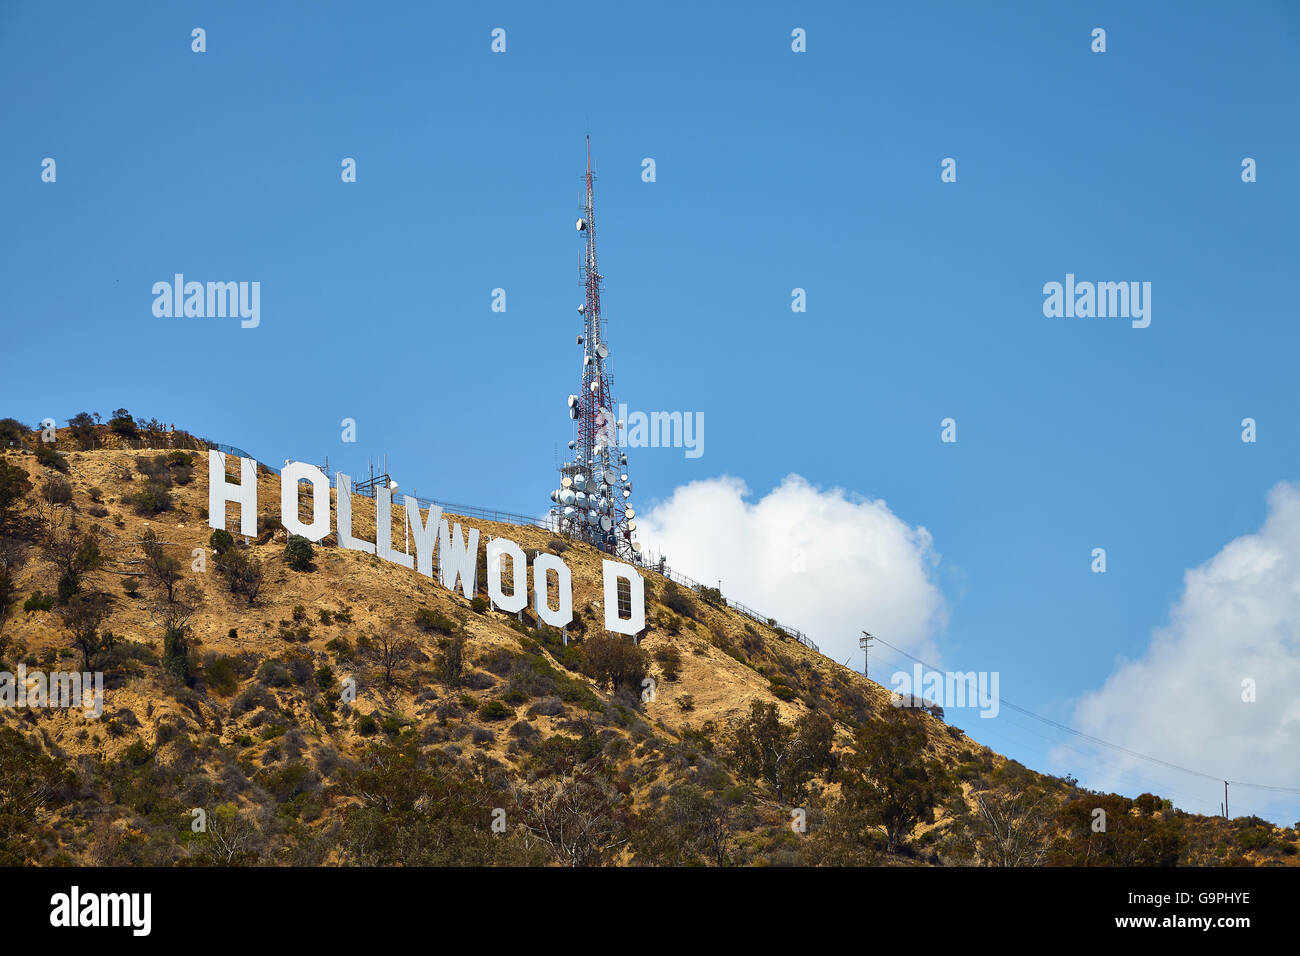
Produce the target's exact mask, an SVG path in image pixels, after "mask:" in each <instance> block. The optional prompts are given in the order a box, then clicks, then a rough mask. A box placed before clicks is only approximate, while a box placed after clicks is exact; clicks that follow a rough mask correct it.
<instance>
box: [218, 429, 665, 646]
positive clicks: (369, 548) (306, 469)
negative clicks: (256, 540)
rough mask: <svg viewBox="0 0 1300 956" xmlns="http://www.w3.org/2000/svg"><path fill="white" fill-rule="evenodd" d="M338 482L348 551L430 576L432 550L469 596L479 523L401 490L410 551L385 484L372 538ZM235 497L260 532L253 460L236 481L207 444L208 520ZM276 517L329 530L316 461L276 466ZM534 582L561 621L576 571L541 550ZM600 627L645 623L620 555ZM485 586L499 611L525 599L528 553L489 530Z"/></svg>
mask: <svg viewBox="0 0 1300 956" xmlns="http://www.w3.org/2000/svg"><path fill="white" fill-rule="evenodd" d="M302 482H307V483H308V484H309V485H311V520H310V521H303V520H302V519H301V518H300V517H299V495H300V493H301V484H302ZM334 485H335V491H336V495H335V503H334V513H335V527H334V531H335V533H336V537H337V539H338V543H339V547H341V548H346V549H347V550H349V551H360V552H362V553H364V554H373V555H376V556H378V557H379V558H381V559H382V560H384V561H391V562H392V563H393V564H398V565H401V566H402V567H404V568H406V569H408V570H411V569H414V570H415V571H417V572H418V573H420V574H422V575H424V576H425V577H426V578H431V579H432V578H433V577H434V556H435V552H436V555H437V567H438V576H437V579H438V581H439V583H440V584H442V586H443V587H445V588H447V590H449V591H455V590H456V585H457V582H459V584H460V588H461V592H462V593H463V594H464V595H465V597H466V598H471V599H472V598H473V596H474V593H475V591H476V590H477V581H476V579H477V575H478V544H479V542H478V529H477V528H470V529H469V533H468V535H463V534H462V531H461V526H460V524H459V523H457V524H455V525H453V526H451V527H448V524H447V519H446V518H444V517H443V516H442V508H440V507H439V506H437V505H430V506H429V509H428V511H427V512H425V513H424V514H423V515H421V511H420V504H419V502H417V501H416V500H415V499H414V498H412V497H411V496H410V495H403V496H402V507H404V509H405V511H406V522H407V524H408V526H409V527H410V531H411V539H412V540H413V541H414V543H415V554H414V555H412V554H408V553H407V552H405V551H398V550H396V549H395V548H393V546H392V540H393V495H392V491H391V490H390V489H389V488H386V487H382V486H380V487H377V488H376V489H375V540H374V541H373V542H371V541H363V540H360V539H358V538H354V537H353V536H352V479H351V478H350V477H348V476H347V475H345V474H343V473H342V472H338V473H337V474H336V475H335V479H334ZM227 502H234V503H236V504H238V505H239V533H240V534H242V535H245V536H246V537H255V536H256V535H257V462H255V461H253V459H251V458H240V459H239V482H238V483H235V482H232V481H230V480H229V479H228V478H227V477H226V456H225V455H224V454H222V453H221V452H219V451H209V452H208V525H209V526H210V527H212V528H220V529H223V530H224V529H225V527H226V504H227ZM280 523H281V524H282V525H283V526H284V528H285V530H286V531H288V532H289V533H290V534H297V535H301V536H302V537H304V538H306V539H307V540H309V541H313V542H319V541H321V540H322V539H323V538H324V537H325V536H326V535H327V534H329V533H330V483H329V479H328V478H327V477H325V473H324V472H322V471H321V470H320V469H319V468H317V467H316V466H315V465H309V464H307V463H305V462H301V461H294V462H289V464H287V465H285V467H284V471H282V472H281V473H280ZM507 555H508V556H509V557H510V568H511V574H510V577H511V582H510V583H511V591H510V593H509V594H507V593H505V588H504V586H503V584H504V582H503V581H502V578H503V576H504V573H505V572H504V568H503V565H504V562H503V561H502V558H503V557H505V556H507ZM532 569H533V573H532V589H533V598H534V605H535V607H536V610H537V617H538V619H539V620H541V621H544V622H545V623H547V624H549V625H550V626H551V627H558V628H564V627H566V626H567V625H568V624H570V623H571V622H572V621H573V576H572V574H570V572H569V568H568V565H566V564H565V563H564V562H563V561H562V560H561V559H560V557H559V556H558V555H555V554H548V553H546V552H544V551H539V552H537V554H536V557H534V558H533V564H532ZM552 575H553V576H554V578H555V606H554V607H552V606H551V595H550V583H549V582H550V579H551V576H552ZM603 576H604V592H605V601H604V604H605V629H606V630H608V631H613V632H615V633H617V634H633V635H635V634H639V633H640V632H641V631H642V630H643V629H644V628H645V582H644V581H643V580H642V578H641V575H640V574H638V573H637V571H636V569H635V568H633V567H632V566H631V565H629V564H624V563H622V562H620V561H608V560H606V561H604V562H603ZM620 581H624V582H627V589H628V593H627V597H628V598H629V601H628V602H627V603H630V611H629V616H628V617H620V616H619V613H618V612H619V595H618V591H619V582H620ZM487 589H488V595H489V596H490V597H491V599H492V603H493V604H494V605H496V607H498V608H500V609H501V610H502V611H506V612H508V613H511V614H514V613H517V612H519V611H522V610H523V609H524V608H525V607H526V606H527V604H528V559H527V557H526V556H525V554H524V550H523V548H521V547H520V546H519V545H518V544H516V543H515V542H513V541H511V540H510V539H509V538H493V539H492V540H491V541H489V542H488V543H487Z"/></svg>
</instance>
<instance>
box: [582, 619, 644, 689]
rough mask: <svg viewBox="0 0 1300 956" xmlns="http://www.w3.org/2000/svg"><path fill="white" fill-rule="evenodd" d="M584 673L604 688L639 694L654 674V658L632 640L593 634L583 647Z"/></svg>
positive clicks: (617, 636)
mask: <svg viewBox="0 0 1300 956" xmlns="http://www.w3.org/2000/svg"><path fill="white" fill-rule="evenodd" d="M582 672H583V673H584V674H586V675H587V676H588V677H590V678H591V679H592V680H594V681H595V682H596V683H597V684H598V685H599V686H600V687H602V688H609V689H612V690H614V691H618V690H621V689H624V688H630V689H631V690H633V691H636V692H638V693H639V692H640V690H641V682H642V681H644V680H645V678H646V675H647V674H649V673H650V655H648V654H647V653H646V652H645V651H644V650H642V649H641V648H640V647H639V646H637V644H636V642H635V641H633V640H632V639H631V638H630V637H623V636H619V635H609V634H593V635H591V636H590V637H588V638H587V639H586V640H585V641H583V644H582Z"/></svg>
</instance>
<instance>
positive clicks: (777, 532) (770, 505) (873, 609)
mask: <svg viewBox="0 0 1300 956" xmlns="http://www.w3.org/2000/svg"><path fill="white" fill-rule="evenodd" d="M749 497H750V493H749V489H748V488H747V487H746V486H745V484H744V482H742V481H740V480H739V479H736V478H728V477H722V478H712V479H708V480H705V481H694V482H691V483H690V484H687V485H683V486H681V487H679V488H677V489H676V490H675V491H674V492H673V494H672V496H671V497H669V498H668V499H667V500H666V501H664V502H661V503H659V504H657V505H655V506H654V507H652V508H651V509H650V511H649V512H648V513H646V514H643V515H640V516H638V519H637V523H638V536H639V537H640V538H641V540H642V541H643V542H645V543H646V544H647V545H648V546H650V547H651V548H653V549H655V550H656V551H660V552H662V553H663V554H665V555H667V557H668V564H669V567H671V568H672V569H674V570H676V571H678V572H680V573H682V574H685V575H688V576H690V577H693V578H695V579H697V580H699V581H701V582H702V583H704V584H706V585H710V586H712V585H715V584H716V583H717V581H718V579H719V578H721V580H722V592H723V594H725V595H726V596H727V597H728V598H731V599H732V600H736V601H740V602H742V603H744V604H747V605H749V606H750V607H752V608H754V609H756V610H758V611H761V612H762V613H764V614H770V615H772V616H773V617H775V618H776V619H777V620H778V621H780V622H781V623H782V624H786V625H789V626H791V627H796V628H799V629H800V630H802V631H804V633H806V634H807V635H808V636H809V637H811V638H812V639H813V641H815V642H816V643H817V644H818V645H819V646H820V647H821V650H822V652H823V653H825V654H827V655H828V656H830V657H833V658H835V659H836V660H838V661H840V662H841V663H842V662H843V661H844V660H845V658H847V657H849V656H850V655H852V656H853V657H854V658H855V665H856V666H857V667H861V663H862V652H861V651H860V650H859V649H858V638H859V636H860V633H861V631H862V630H864V629H866V630H869V631H872V632H873V633H877V634H879V635H880V636H881V637H884V638H886V639H887V640H889V642H890V643H892V644H896V645H898V646H900V647H904V648H906V649H907V650H909V651H910V652H912V653H914V654H916V655H917V656H918V657H922V658H927V655H929V657H928V658H927V659H934V657H935V656H936V652H935V648H934V645H933V643H932V638H933V637H934V636H935V635H936V633H937V632H938V631H940V630H941V629H942V628H943V626H944V625H945V623H946V620H947V611H946V606H945V603H944V599H943V595H942V593H941V592H940V590H939V588H938V586H937V584H936V583H935V581H934V579H933V572H934V570H935V566H936V565H937V563H938V560H939V556H938V555H937V554H936V553H935V551H934V547H933V542H932V541H931V539H930V533H929V532H928V531H926V530H925V529H924V528H921V527H916V528H913V527H911V526H909V525H908V524H907V523H906V522H904V521H902V520H901V519H900V518H898V517H897V516H896V515H895V514H894V513H893V512H891V511H890V510H889V508H888V507H887V506H886V505H885V502H884V501H870V500H864V499H860V498H858V497H857V496H850V495H846V494H845V492H844V491H842V490H841V489H838V488H836V489H832V490H830V491H821V490H819V489H817V488H814V487H813V486H812V485H810V484H809V483H808V482H807V481H805V480H804V479H803V478H801V477H799V476H798V475H790V476H789V477H787V478H786V479H785V480H784V481H783V482H782V483H781V484H780V485H779V486H778V487H776V488H774V489H773V490H772V491H771V492H769V493H768V494H767V495H765V496H764V497H762V498H761V499H759V500H758V501H756V502H751V501H748V500H746V499H747V498H749ZM873 673H874V668H873Z"/></svg>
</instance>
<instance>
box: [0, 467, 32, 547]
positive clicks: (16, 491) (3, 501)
mask: <svg viewBox="0 0 1300 956" xmlns="http://www.w3.org/2000/svg"><path fill="white" fill-rule="evenodd" d="M31 490H32V480H31V479H30V478H28V477H27V471H26V469H24V468H20V467H19V466H18V465H13V464H10V463H9V462H7V461H3V460H0V532H3V531H6V530H8V529H9V527H10V522H11V521H12V520H13V518H14V516H15V515H16V514H17V513H18V511H19V510H21V508H22V505H23V502H24V500H25V499H26V497H27V493H28V492H29V491H31Z"/></svg>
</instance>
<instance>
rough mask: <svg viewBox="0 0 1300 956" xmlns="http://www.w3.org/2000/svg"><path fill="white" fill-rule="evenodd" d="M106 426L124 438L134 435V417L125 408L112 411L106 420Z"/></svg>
mask: <svg viewBox="0 0 1300 956" xmlns="http://www.w3.org/2000/svg"><path fill="white" fill-rule="evenodd" d="M108 427H109V430H110V431H112V432H113V433H114V434H117V435H122V436H123V437H126V438H134V437H135V435H136V427H135V419H134V418H132V417H131V413H130V412H128V411H127V410H126V409H125V408H119V409H117V410H116V411H114V412H113V416H112V417H111V418H110V419H109V420H108Z"/></svg>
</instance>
